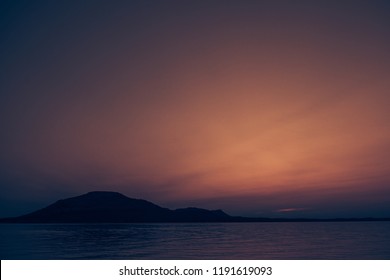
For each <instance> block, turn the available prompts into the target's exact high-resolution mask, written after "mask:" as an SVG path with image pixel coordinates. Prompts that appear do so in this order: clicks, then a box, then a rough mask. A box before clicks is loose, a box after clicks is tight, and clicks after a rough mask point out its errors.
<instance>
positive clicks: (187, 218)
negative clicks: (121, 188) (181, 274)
mask: <svg viewBox="0 0 390 280" xmlns="http://www.w3.org/2000/svg"><path fill="white" fill-rule="evenodd" d="M346 221H390V218H347V219H339V218H338V219H303V218H299V219H288V218H248V217H234V216H230V215H228V214H226V213H225V212H223V211H222V210H206V209H201V208H195V207H189V208H181V209H176V210H170V209H168V208H163V207H160V206H158V205H156V204H154V203H152V202H149V201H146V200H143V199H134V198H129V197H127V196H125V195H123V194H121V193H118V192H108V191H94V192H89V193H86V194H83V195H80V196H76V197H71V198H68V199H61V200H58V201H57V202H55V203H53V204H51V205H49V206H47V207H45V208H42V209H40V210H38V211H35V212H32V213H30V214H27V215H23V216H19V217H14V218H3V219H0V222H1V223H167V222H169V223H202V222H203V223H204V222H346Z"/></svg>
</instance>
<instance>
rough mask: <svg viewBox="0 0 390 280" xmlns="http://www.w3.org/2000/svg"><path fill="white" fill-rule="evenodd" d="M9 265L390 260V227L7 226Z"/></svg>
mask: <svg viewBox="0 0 390 280" xmlns="http://www.w3.org/2000/svg"><path fill="white" fill-rule="evenodd" d="M0 229H1V230H0V258H1V259H271V260H273V259H287V260H291V259H387V260H388V259H390V222H326V223H321V222H319V223H214V224H211V223H210V224H0Z"/></svg>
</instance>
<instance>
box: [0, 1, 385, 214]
mask: <svg viewBox="0 0 390 280" xmlns="http://www.w3.org/2000/svg"><path fill="white" fill-rule="evenodd" d="M0 5H1V8H0V34H1V36H0V61H1V63H0V65H1V66H0V130H1V137H0V217H5V216H16V215H21V214H25V213H27V212H30V211H33V210H36V209H38V208H41V207H44V206H46V205H48V204H50V203H53V202H54V201H56V200H58V199H63V198H67V197H71V196H76V195H81V194H83V193H86V192H89V191H95V190H107V191H118V192H121V193H123V194H125V195H127V196H129V197H134V198H143V199H147V200H149V201H152V202H154V203H156V204H158V205H160V206H163V207H168V208H171V209H175V208H179V207H187V206H196V207H202V208H207V209H223V210H224V211H225V212H227V213H228V214H231V215H245V216H258V217H319V218H333V217H369V216H371V217H390V125H389V124H390V109H389V108H390V79H389V76H390V75H389V74H390V4H389V2H388V1H376V0H374V1H246V0H240V1H229V0H227V1H218V0H217V1H191V0H190V1H82V3H80V1H2V3H1V4H0Z"/></svg>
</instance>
